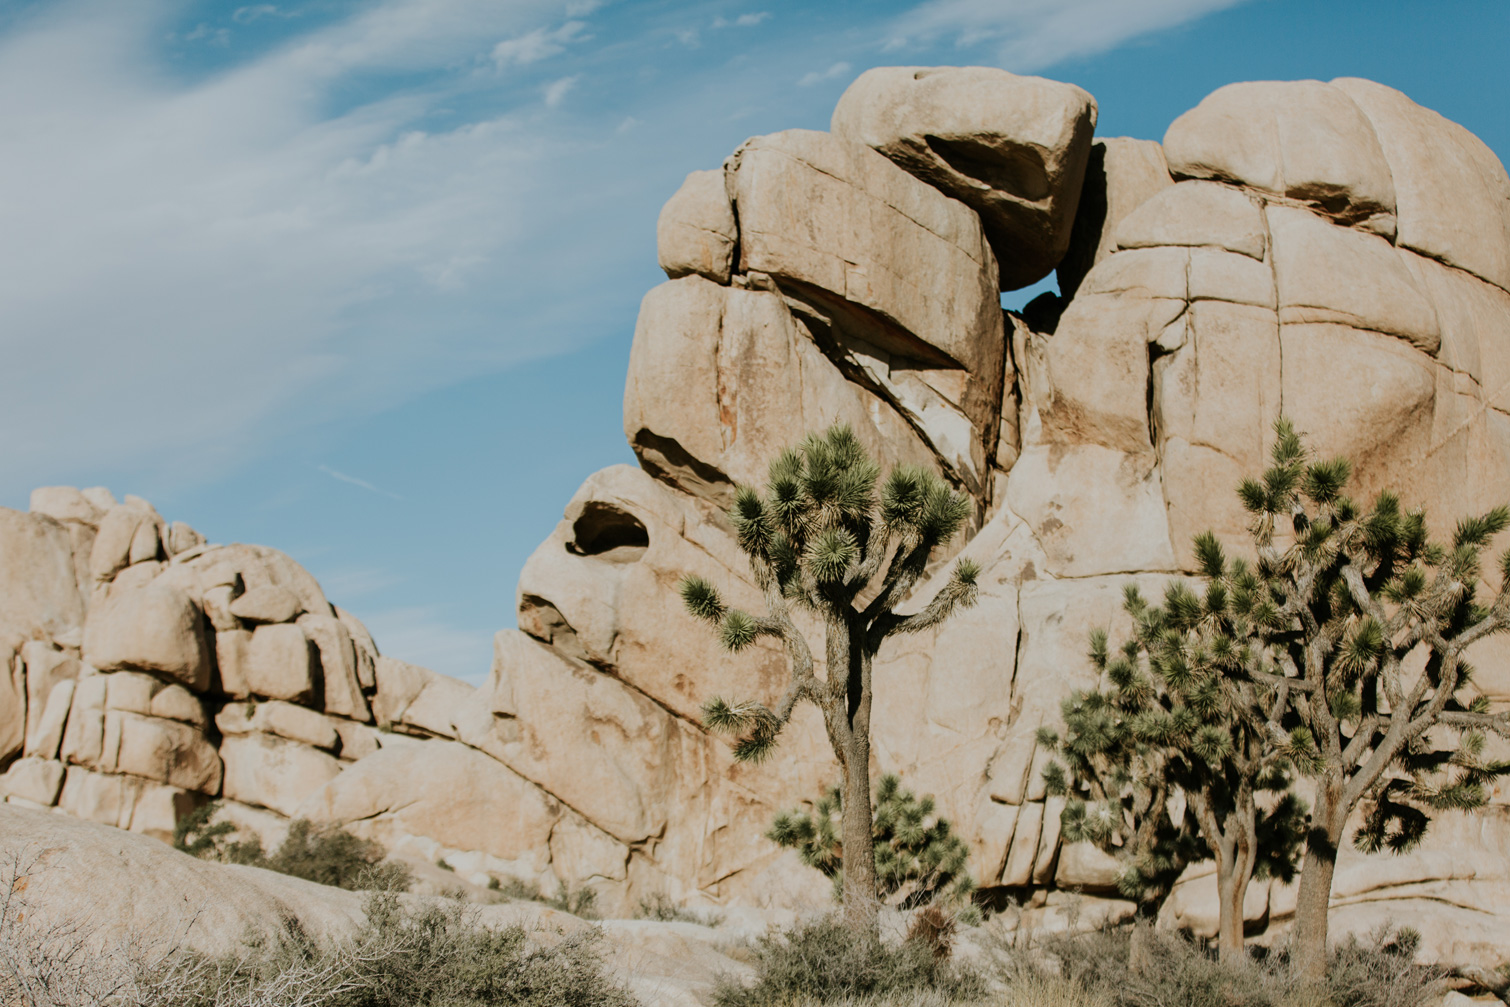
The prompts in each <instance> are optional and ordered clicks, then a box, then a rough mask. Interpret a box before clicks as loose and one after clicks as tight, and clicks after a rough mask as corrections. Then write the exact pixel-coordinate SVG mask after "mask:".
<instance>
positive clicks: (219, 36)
mask: <svg viewBox="0 0 1510 1007" xmlns="http://www.w3.org/2000/svg"><path fill="white" fill-rule="evenodd" d="M183 38H184V41H185V42H207V43H209V44H210V45H220V46H226V45H230V44H231V31H230V29H229V28H212V27H211V26H210V25H208V24H205V23H203V22H201V23H200V24H197V25H195V26H194V27H193V29H191V30H190V31H188V32H185V33H184V37H183Z"/></svg>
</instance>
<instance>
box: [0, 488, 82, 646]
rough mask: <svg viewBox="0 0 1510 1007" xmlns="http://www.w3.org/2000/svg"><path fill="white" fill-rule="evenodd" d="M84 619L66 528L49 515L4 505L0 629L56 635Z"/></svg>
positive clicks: (0, 509) (0, 548)
mask: <svg viewBox="0 0 1510 1007" xmlns="http://www.w3.org/2000/svg"><path fill="white" fill-rule="evenodd" d="M83 624H84V598H83V596H82V595H81V593H80V591H79V586H78V581H77V579H76V577H75V575H74V567H73V546H72V540H71V539H70V537H69V534H68V530H67V529H66V528H64V527H63V525H62V524H60V523H59V522H57V521H55V520H53V519H52V518H50V517H47V516H45V515H41V514H25V513H22V512H21V511H14V510H10V509H8V508H4V507H0V630H3V631H5V632H9V633H15V634H17V635H19V636H21V637H24V638H35V637H41V636H48V637H53V638H56V637H58V636H60V635H63V634H66V633H69V632H70V631H73V630H76V629H78V628H79V627H81V626H83Z"/></svg>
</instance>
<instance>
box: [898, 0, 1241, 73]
mask: <svg viewBox="0 0 1510 1007" xmlns="http://www.w3.org/2000/svg"><path fill="white" fill-rule="evenodd" d="M1243 2H1245V0H1138V2H1136V3H1132V2H1129V0H928V2H926V3H923V4H920V5H919V6H917V7H914V8H913V9H912V10H910V11H908V12H906V13H905V14H903V15H902V16H901V17H899V18H898V19H897V20H896V21H894V22H893V23H892V24H891V26H890V29H889V32H888V37H887V42H886V46H885V48H886V49H887V50H889V51H891V50H896V49H899V48H904V47H906V46H908V45H911V44H914V43H917V42H933V41H937V40H940V39H945V40H950V41H953V42H954V44H955V45H957V46H959V47H962V48H964V47H973V46H979V45H989V46H991V47H993V48H994V49H995V51H996V54H997V58H998V60H999V61H1000V63H1001V65H1002V66H1004V67H1005V68H1006V69H1008V70H1014V71H1033V70H1041V69H1043V68H1044V67H1047V66H1052V65H1053V64H1055V63H1059V62H1062V61H1063V60H1066V59H1070V58H1073V57H1082V56H1092V55H1095V54H1096V53H1101V52H1106V51H1107V50H1109V49H1113V48H1115V47H1116V46H1118V45H1120V44H1122V43H1123V42H1127V41H1130V40H1131V39H1134V38H1137V37H1138V36H1140V35H1145V34H1148V33H1149V32H1153V31H1158V30H1160V29H1164V28H1172V27H1175V26H1176V25H1180V24H1184V23H1185V22H1187V21H1192V20H1195V19H1196V18H1198V17H1201V16H1202V15H1205V14H1209V13H1211V12H1213V11H1218V10H1222V9H1224V8H1227V7H1234V6H1236V5H1238V4H1240V3H1243Z"/></svg>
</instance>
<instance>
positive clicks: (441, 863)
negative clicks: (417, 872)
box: [435, 860, 456, 874]
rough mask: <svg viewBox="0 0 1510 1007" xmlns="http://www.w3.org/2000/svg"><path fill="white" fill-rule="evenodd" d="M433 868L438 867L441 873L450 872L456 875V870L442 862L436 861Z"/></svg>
mask: <svg viewBox="0 0 1510 1007" xmlns="http://www.w3.org/2000/svg"><path fill="white" fill-rule="evenodd" d="M435 866H436V867H439V868H440V869H441V870H443V871H450V872H451V873H452V874H455V873H456V868H454V867H452V866H451V865H450V864H448V863H446V862H445V861H444V860H437V861H436V862H435Z"/></svg>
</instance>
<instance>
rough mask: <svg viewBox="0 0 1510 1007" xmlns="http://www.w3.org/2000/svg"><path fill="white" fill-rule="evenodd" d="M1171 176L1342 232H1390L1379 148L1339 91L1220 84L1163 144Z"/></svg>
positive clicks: (1309, 84)
mask: <svg viewBox="0 0 1510 1007" xmlns="http://www.w3.org/2000/svg"><path fill="white" fill-rule="evenodd" d="M1164 156H1165V157H1166V158H1168V161H1169V170H1170V172H1171V173H1172V174H1174V176H1175V177H1177V178H1180V177H1183V178H1216V179H1221V180H1223V181H1229V182H1236V183H1237V184H1239V185H1245V186H1248V187H1250V188H1252V189H1256V190H1258V191H1261V192H1268V193H1273V194H1274V195H1277V196H1287V197H1289V198H1291V199H1296V200H1300V201H1302V202H1305V203H1308V204H1310V205H1311V206H1312V207H1313V208H1314V209H1315V210H1316V211H1318V212H1320V213H1324V214H1326V215H1327V216H1329V217H1331V218H1333V219H1335V220H1337V221H1338V222H1340V223H1345V224H1358V225H1361V226H1364V227H1366V228H1367V229H1369V230H1372V231H1375V232H1377V233H1379V234H1385V235H1393V234H1394V231H1395V220H1394V217H1395V185H1394V178H1393V175H1392V173H1391V171H1390V164H1389V162H1388V161H1387V160H1386V158H1385V156H1384V151H1383V150H1382V149H1381V147H1380V144H1379V138H1378V136H1377V134H1376V133H1375V131H1374V128H1373V125H1372V124H1371V123H1370V121H1369V119H1368V117H1366V116H1365V115H1364V113H1363V111H1362V110H1361V109H1360V108H1359V107H1358V105H1357V104H1356V103H1355V102H1354V101H1353V100H1352V98H1351V97H1349V95H1348V93H1347V92H1346V91H1345V90H1343V89H1342V88H1339V87H1334V86H1332V85H1329V84H1323V83H1321V82H1320V81H1315V80H1300V81H1256V82H1252V83H1244V84H1228V85H1227V86H1226V87H1223V88H1218V89H1217V90H1215V91H1213V92H1212V93H1211V94H1209V95H1208V96H1206V98H1205V99H1204V100H1202V101H1201V103H1200V104H1199V105H1197V106H1196V107H1195V108H1193V109H1191V110H1190V111H1189V112H1186V113H1185V114H1184V115H1182V116H1180V117H1179V118H1178V119H1176V120H1175V121H1174V123H1173V125H1171V126H1170V127H1169V131H1168V132H1166V133H1165V134H1164Z"/></svg>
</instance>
